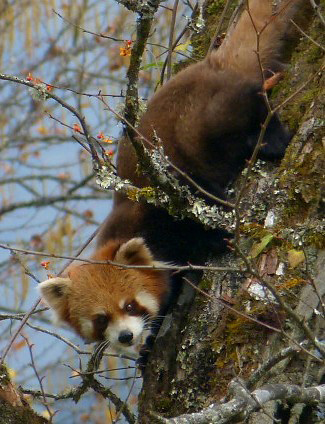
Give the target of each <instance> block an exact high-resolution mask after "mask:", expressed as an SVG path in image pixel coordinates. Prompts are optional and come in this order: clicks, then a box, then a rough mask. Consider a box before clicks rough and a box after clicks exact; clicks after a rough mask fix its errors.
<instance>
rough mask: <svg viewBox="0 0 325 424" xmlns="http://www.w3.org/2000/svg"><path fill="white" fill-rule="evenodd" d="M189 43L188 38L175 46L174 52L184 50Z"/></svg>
mask: <svg viewBox="0 0 325 424" xmlns="http://www.w3.org/2000/svg"><path fill="white" fill-rule="evenodd" d="M190 44H191V40H188V41H186V42H185V43H183V44H179V45H178V46H177V47H175V48H174V51H175V52H185V51H186V50H187V48H188V46H189V45H190Z"/></svg>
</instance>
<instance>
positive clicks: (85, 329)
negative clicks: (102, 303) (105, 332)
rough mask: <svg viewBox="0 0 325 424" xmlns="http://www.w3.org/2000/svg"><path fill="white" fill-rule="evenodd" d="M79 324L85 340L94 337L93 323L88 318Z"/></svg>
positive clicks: (81, 319) (81, 320)
mask: <svg viewBox="0 0 325 424" xmlns="http://www.w3.org/2000/svg"><path fill="white" fill-rule="evenodd" d="M79 322H80V332H81V335H82V336H83V337H84V338H85V339H91V338H92V337H93V329H94V327H93V323H92V321H91V320H89V319H87V318H80V320H79Z"/></svg>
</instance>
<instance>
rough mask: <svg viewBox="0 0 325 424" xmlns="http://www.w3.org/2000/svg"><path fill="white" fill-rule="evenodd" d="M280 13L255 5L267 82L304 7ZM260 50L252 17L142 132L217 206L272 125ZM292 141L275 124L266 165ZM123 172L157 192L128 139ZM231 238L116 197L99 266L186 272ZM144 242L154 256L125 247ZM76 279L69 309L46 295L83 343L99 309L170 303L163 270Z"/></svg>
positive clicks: (289, 1) (157, 99)
mask: <svg viewBox="0 0 325 424" xmlns="http://www.w3.org/2000/svg"><path fill="white" fill-rule="evenodd" d="M271 3H272V2H271V1H269V0H251V1H250V2H249V7H250V13H251V15H252V19H253V21H254V24H255V26H256V28H257V30H258V31H261V29H262V28H264V27H265V29H264V30H263V32H262V34H261V38H260V44H259V53H260V63H261V64H262V67H263V71H264V74H265V76H267V77H270V76H271V75H272V72H278V71H279V70H280V69H281V64H280V62H279V58H280V53H281V49H282V45H283V39H284V38H285V37H286V32H287V27H288V23H289V19H290V18H291V17H292V15H293V14H294V12H295V11H296V9H297V8H298V5H299V4H300V1H299V0H286V1H284V2H282V5H281V10H282V11H280V12H279V14H278V15H273V14H272V6H271ZM266 24H267V25H266ZM265 25H266V26H265ZM256 40H257V39H256V32H255V29H254V26H253V25H252V22H251V19H250V17H249V15H248V13H247V12H245V11H244V12H243V14H242V16H241V18H240V20H239V22H238V24H237V26H236V27H235V28H234V29H233V30H232V32H231V34H230V36H228V37H227V38H226V40H225V41H224V42H223V44H222V45H221V47H220V48H219V49H218V50H216V51H213V52H212V53H211V54H210V55H209V56H208V57H207V58H206V59H204V60H203V61H201V62H199V63H196V64H194V65H191V66H189V67H188V68H187V69H185V70H183V71H181V72H180V73H179V74H177V75H176V76H175V77H173V78H172V79H171V80H170V81H168V82H167V83H166V84H165V85H164V86H163V87H162V88H161V89H160V90H158V92H157V93H156V94H155V95H154V96H153V98H152V100H151V101H150V102H149V104H148V109H147V111H146V112H145V114H144V115H143V117H142V118H141V121H140V124H139V127H138V130H139V131H140V133H141V134H142V135H143V136H144V137H145V138H146V139H147V140H152V137H153V135H154V133H155V134H156V135H158V137H159V138H160V139H161V141H162V143H163V147H164V151H165V153H166V154H167V155H168V157H169V159H170V160H171V161H172V162H173V163H174V164H175V165H176V166H177V167H179V168H181V169H182V171H185V172H186V173H187V174H188V175H189V176H191V177H192V178H193V179H194V180H195V181H196V182H197V183H198V184H200V185H201V186H203V188H205V189H206V190H208V191H210V192H211V193H213V194H216V195H217V196H224V190H225V188H226V186H227V185H228V184H229V183H230V182H231V181H232V180H233V179H234V178H235V177H236V176H237V175H238V173H239V172H240V170H241V169H242V168H243V167H244V165H245V163H246V160H247V159H249V158H250V156H251V154H252V151H253V149H254V147H255V145H256V141H257V139H258V136H259V133H260V128H261V124H262V123H263V122H264V120H265V118H266V115H267V108H266V106H265V102H264V100H263V98H262V96H261V91H262V90H263V74H262V72H261V69H260V64H259V61H258V59H257V55H256V49H257V41H256ZM266 86H267V85H266ZM271 86H273V82H272V84H271ZM288 141H289V136H288V134H287V132H286V131H285V129H284V128H283V127H282V125H281V123H280V121H279V118H278V117H277V116H274V117H273V118H272V120H271V122H270V124H269V126H268V128H267V130H266V133H265V137H264V147H263V148H262V149H261V156H263V158H266V159H277V158H281V157H282V156H283V154H284V151H285V148H286V146H287V143H288ZM145 144H146V145H147V143H145ZM146 147H148V148H150V146H149V145H147V146H146ZM117 168H118V174H119V176H120V177H121V178H126V179H129V180H131V181H132V183H133V184H135V185H136V186H139V187H144V186H147V185H150V181H148V179H147V177H146V176H145V175H143V174H141V173H139V172H138V168H137V157H136V155H135V153H134V150H133V148H132V146H131V144H130V142H129V141H128V140H127V139H125V138H123V139H122V140H121V142H120V144H119V152H118V162H117ZM227 236H229V235H227V233H225V232H223V231H221V230H220V229H216V230H207V229H205V228H203V226H202V225H200V224H198V223H195V222H193V221H191V220H189V219H184V220H182V221H176V220H175V219H174V218H172V217H171V216H170V215H168V213H167V212H166V211H165V210H162V209H159V208H155V207H153V206H150V205H148V204H146V203H135V202H132V201H131V200H129V199H128V198H127V197H126V196H124V195H123V194H120V193H116V194H115V196H114V205H113V210H112V213H111V214H110V216H109V217H108V219H107V221H106V223H105V225H104V227H103V229H102V230H101V232H100V235H99V237H98V250H97V251H96V253H95V254H94V256H93V258H95V259H98V260H105V259H108V260H114V261H117V262H120V263H124V264H125V263H127V264H129V265H136V264H140V265H141V264H151V265H152V264H154V263H155V262H154V258H155V259H156V260H162V261H172V262H176V263H180V264H182V263H187V262H188V261H192V262H197V263H199V262H204V261H205V259H206V257H207V254H208V253H210V251H211V250H214V251H215V252H221V251H224V250H225V246H226V243H225V240H224V238H225V237H227ZM134 237H142V238H143V239H144V240H145V243H146V245H147V246H148V247H149V249H150V250H148V249H147V247H146V246H145V245H144V244H142V245H141V243H139V239H135V242H133V244H132V243H131V244H132V245H130V246H128V243H124V242H125V241H128V240H130V239H133V238H134ZM131 241H132V240H131ZM123 243H124V244H123ZM121 245H122V246H124V250H123V248H121ZM68 275H69V278H70V280H71V283H69V284H67V287H68V288H67V291H68V293H69V295H68V296H66V297H65V300H64V297H63V296H62V299H61V301H60V297H55V296H53V293H54V292H51V284H50V283H48V282H46V284H44V286H43V287H44V293H43V295H44V297H45V298H46V296H47V295H48V299H47V300H48V301H49V304H50V305H51V302H52V303H53V306H52V305H51V306H52V307H53V308H54V309H56V310H57V312H58V314H59V315H62V316H61V318H63V319H64V320H65V321H68V322H69V323H70V324H71V325H72V326H73V327H74V328H75V329H76V331H77V332H78V333H79V334H80V332H81V328H80V325H81V324H80V318H87V319H88V320H92V319H93V317H94V316H95V315H96V314H98V308H100V309H104V310H105V313H107V314H108V316H109V317H114V318H117V317H118V316H119V315H121V308H118V302H119V300H120V299H124V298H127V299H130V301H132V299H133V298H134V296H135V295H136V292H137V291H139V290H144V291H146V292H147V293H150V294H151V295H152V296H153V297H154V298H155V299H157V300H158V301H159V305H160V306H163V305H164V303H165V301H166V299H167V296H168V293H169V286H168V283H167V278H166V275H165V274H164V273H162V272H157V271H153V270H139V269H138V270H137V269H121V268H119V267H117V266H114V265H89V264H84V265H73V266H71V267H70V268H69V270H68ZM49 286H50V288H49ZM54 294H55V293H54ZM147 300H148V299H147ZM65 301H66V304H65ZM60 302H61V304H59V303H60ZM149 302H150V299H149Z"/></svg>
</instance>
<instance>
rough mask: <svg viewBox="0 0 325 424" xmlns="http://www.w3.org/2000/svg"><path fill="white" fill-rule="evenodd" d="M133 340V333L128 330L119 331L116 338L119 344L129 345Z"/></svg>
mask: <svg viewBox="0 0 325 424" xmlns="http://www.w3.org/2000/svg"><path fill="white" fill-rule="evenodd" d="M132 339H133V333H132V332H131V331H129V330H124V331H121V332H120V334H119V336H118V341H119V342H120V343H130V342H131V340H132Z"/></svg>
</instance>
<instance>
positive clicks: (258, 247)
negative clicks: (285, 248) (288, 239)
mask: <svg viewBox="0 0 325 424" xmlns="http://www.w3.org/2000/svg"><path fill="white" fill-rule="evenodd" d="M273 238H274V235H273V234H267V235H266V236H264V237H263V238H262V239H261V241H260V242H259V243H254V244H253V246H252V250H251V253H250V256H251V258H256V257H257V256H258V255H259V254H260V253H261V252H263V250H264V249H265V248H266V246H267V245H268V244H269V243H270V242H271V241H272V240H273Z"/></svg>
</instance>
